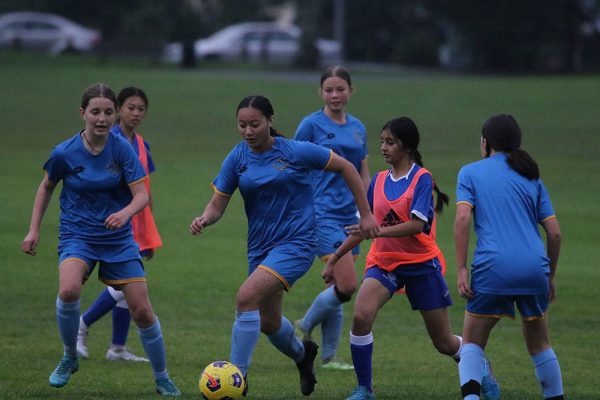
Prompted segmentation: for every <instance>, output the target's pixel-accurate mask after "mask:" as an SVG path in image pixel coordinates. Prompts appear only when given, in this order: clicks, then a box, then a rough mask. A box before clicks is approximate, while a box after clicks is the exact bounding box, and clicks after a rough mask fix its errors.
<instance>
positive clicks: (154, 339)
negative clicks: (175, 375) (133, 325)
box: [138, 316, 169, 379]
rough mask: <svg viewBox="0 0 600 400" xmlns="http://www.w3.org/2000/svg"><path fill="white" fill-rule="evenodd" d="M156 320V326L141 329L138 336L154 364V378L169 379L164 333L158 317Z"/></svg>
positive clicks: (151, 362)
mask: <svg viewBox="0 0 600 400" xmlns="http://www.w3.org/2000/svg"><path fill="white" fill-rule="evenodd" d="M154 318H155V319H156V320H155V321H154V324H152V325H150V326H149V327H148V328H139V327H138V334H139V335H140V340H141V341H142V346H144V350H145V351H146V354H147V355H148V359H150V364H152V371H153V372H154V378H155V379H160V378H167V377H168V376H169V375H168V374H167V355H166V352H165V343H164V342H163V337H162V331H161V329H160V322H159V321H158V317H156V316H155V317H154Z"/></svg>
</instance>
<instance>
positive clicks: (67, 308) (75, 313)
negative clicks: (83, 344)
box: [56, 297, 80, 358]
mask: <svg viewBox="0 0 600 400" xmlns="http://www.w3.org/2000/svg"><path fill="white" fill-rule="evenodd" d="M79 312H80V310H79V300H77V301H76V302H74V303H65V302H63V301H62V300H61V299H60V298H59V297H57V298H56V320H57V322H58V331H59V332H60V337H61V339H62V342H63V346H64V351H65V356H66V357H69V358H77V331H78V330H79Z"/></svg>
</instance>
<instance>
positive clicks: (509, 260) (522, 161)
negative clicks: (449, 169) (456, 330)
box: [454, 114, 563, 400]
mask: <svg viewBox="0 0 600 400" xmlns="http://www.w3.org/2000/svg"><path fill="white" fill-rule="evenodd" d="M481 155H482V157H483V160H480V161H477V162H474V163H471V164H468V165H466V166H464V167H463V168H462V169H461V170H460V172H459V174H458V183H457V188H456V201H457V208H456V221H455V225H454V241H455V245H456V266H457V269H458V271H457V284H458V292H459V294H460V296H461V297H464V298H466V299H468V300H467V311H466V313H465V320H464V326H463V338H464V342H463V343H464V344H463V348H462V350H461V353H460V354H461V359H460V363H459V374H460V385H461V390H462V395H463V398H464V399H466V400H474V399H479V396H480V385H481V378H482V374H483V370H484V367H485V362H484V350H485V346H486V344H487V341H488V338H489V335H490V332H491V330H492V329H493V328H494V326H495V325H496V324H497V323H498V321H499V320H500V318H501V317H504V316H506V317H510V318H513V319H514V318H515V304H516V306H517V308H518V309H519V313H520V314H521V320H522V325H523V336H524V338H525V345H526V346H527V351H528V352H529V355H530V356H531V361H532V362H533V365H534V367H535V372H536V375H537V379H538V380H539V382H540V385H541V389H542V393H543V396H544V399H547V400H549V399H551V400H559V399H562V398H563V387H562V377H561V372H560V366H559V364H558V360H557V358H556V354H555V353H554V350H552V346H551V345H550V341H549V340H548V321H547V319H546V316H547V313H548V304H549V302H550V301H552V300H553V299H554V297H555V288H554V277H555V275H556V268H557V265H558V255H559V252H560V228H559V225H558V222H557V220H556V216H555V214H554V210H553V208H552V204H551V202H550V198H549V196H548V193H547V192H546V188H545V187H544V184H543V183H542V181H541V179H540V173H539V168H538V165H537V164H536V162H535V161H534V160H533V158H531V156H530V155H529V154H528V153H527V152H526V151H524V150H522V149H521V129H520V128H519V125H518V123H517V121H516V120H515V119H514V118H513V117H512V116H511V115H505V114H502V115H495V116H492V117H491V118H489V119H488V120H487V121H486V122H485V124H484V125H483V128H482V137H481ZM471 218H473V220H474V221H475V234H476V235H477V244H476V246H475V252H474V255H473V261H472V263H471V268H472V269H471V279H470V281H471V282H470V283H469V271H468V268H467V252H468V245H469V231H470V225H471ZM538 224H539V225H541V226H542V228H543V229H544V231H545V233H546V248H544V243H543V241H542V238H541V236H540V234H539V231H538Z"/></svg>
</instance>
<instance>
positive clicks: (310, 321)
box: [300, 286, 342, 332]
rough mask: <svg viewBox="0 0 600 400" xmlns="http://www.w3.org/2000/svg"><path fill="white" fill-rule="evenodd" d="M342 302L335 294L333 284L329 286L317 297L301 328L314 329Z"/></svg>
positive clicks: (304, 329)
mask: <svg viewBox="0 0 600 400" xmlns="http://www.w3.org/2000/svg"><path fill="white" fill-rule="evenodd" d="M341 304H342V302H341V301H340V299H338V298H337V296H336V295H335V290H334V289H333V286H329V287H328V288H327V289H325V290H323V291H322V292H321V293H319V295H318V296H317V297H315V300H314V301H313V303H312V304H311V306H310V308H309V309H308V311H306V314H305V315H304V317H303V318H302V321H301V323H300V329H302V330H303V331H304V332H310V331H312V330H313V328H314V327H315V326H317V325H318V324H320V323H321V322H323V320H324V319H325V317H326V316H327V315H328V313H330V312H331V310H333V309H335V308H336V307H338V306H339V305H341Z"/></svg>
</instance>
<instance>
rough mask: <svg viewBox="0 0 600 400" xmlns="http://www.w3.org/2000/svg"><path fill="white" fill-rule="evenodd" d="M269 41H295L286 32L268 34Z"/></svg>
mask: <svg viewBox="0 0 600 400" xmlns="http://www.w3.org/2000/svg"><path fill="white" fill-rule="evenodd" d="M269 39H271V40H279V41H287V40H290V41H293V40H295V38H294V37H293V36H292V35H290V34H289V33H287V32H282V31H274V32H269Z"/></svg>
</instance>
